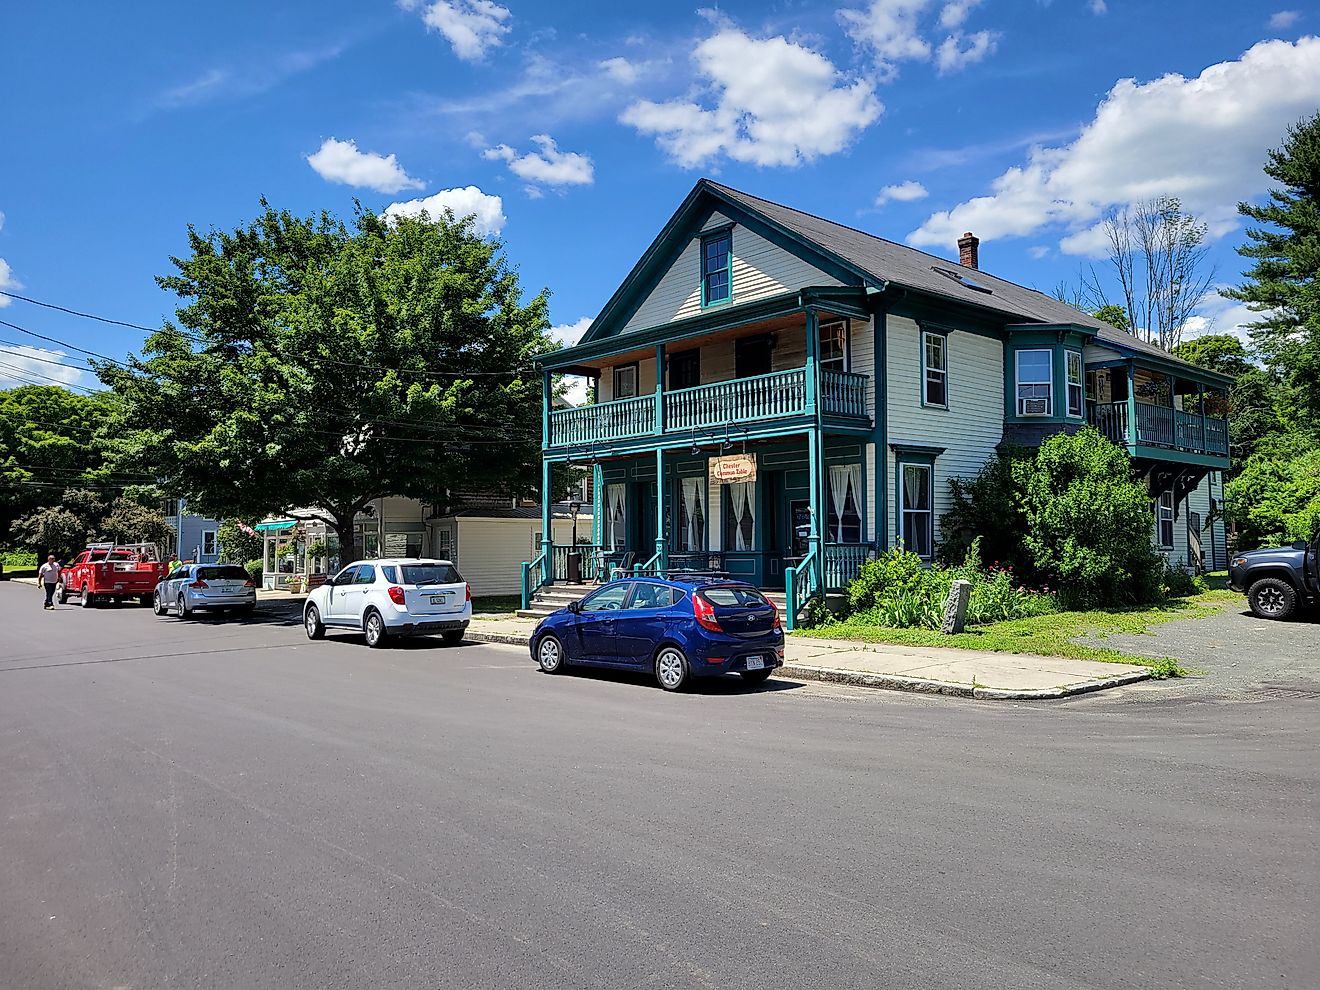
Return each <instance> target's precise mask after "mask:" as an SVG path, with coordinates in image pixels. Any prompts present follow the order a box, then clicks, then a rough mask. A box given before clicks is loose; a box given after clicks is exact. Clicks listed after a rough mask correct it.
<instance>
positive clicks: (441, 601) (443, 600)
mask: <svg viewBox="0 0 1320 990" xmlns="http://www.w3.org/2000/svg"><path fill="white" fill-rule="evenodd" d="M448 602H449V596H448V595H432V596H431V604H432V605H445V604H447V603H448Z"/></svg>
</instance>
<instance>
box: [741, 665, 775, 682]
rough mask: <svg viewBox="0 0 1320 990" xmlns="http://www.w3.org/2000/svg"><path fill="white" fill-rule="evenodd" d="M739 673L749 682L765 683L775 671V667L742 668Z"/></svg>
mask: <svg viewBox="0 0 1320 990" xmlns="http://www.w3.org/2000/svg"><path fill="white" fill-rule="evenodd" d="M738 673H739V674H741V675H742V679H743V680H744V681H746V682H747V683H748V684H764V683H765V682H766V681H767V680H769V679H770V675H771V674H773V673H774V668H773V667H766V668H765V669H764V670H740V671H738Z"/></svg>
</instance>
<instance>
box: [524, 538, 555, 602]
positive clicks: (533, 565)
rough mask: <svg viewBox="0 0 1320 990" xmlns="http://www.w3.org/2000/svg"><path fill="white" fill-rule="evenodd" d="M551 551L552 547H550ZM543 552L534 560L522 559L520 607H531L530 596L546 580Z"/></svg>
mask: <svg viewBox="0 0 1320 990" xmlns="http://www.w3.org/2000/svg"><path fill="white" fill-rule="evenodd" d="M551 550H552V551H553V547H552V548H551ZM546 570H547V568H546V560H545V554H544V553H543V554H541V555H540V556H538V557H537V558H536V559H535V560H530V561H529V560H524V561H523V565H522V607H523V608H531V605H532V596H533V595H535V594H536V592H537V590H538V589H539V588H541V586H542V585H544V584H545V583H546V581H547V577H546Z"/></svg>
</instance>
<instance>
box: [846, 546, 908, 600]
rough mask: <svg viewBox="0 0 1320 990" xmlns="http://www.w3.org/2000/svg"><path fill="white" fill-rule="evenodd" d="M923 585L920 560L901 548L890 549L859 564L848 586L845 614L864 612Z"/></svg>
mask: <svg viewBox="0 0 1320 990" xmlns="http://www.w3.org/2000/svg"><path fill="white" fill-rule="evenodd" d="M924 581H925V566H924V565H923V564H922V562H921V558H920V557H918V556H917V555H916V554H915V553H912V552H911V551H909V550H904V549H903V548H902V547H894V548H893V549H892V550H889V551H887V552H885V553H883V554H881V555H880V556H878V557H876V559H875V560H868V561H866V562H865V563H863V564H862V566H861V569H860V570H858V572H857V577H856V578H855V579H854V580H853V582H852V584H850V585H849V586H848V608H849V611H850V612H853V613H857V612H866V611H868V610H870V609H871V608H873V607H874V606H876V605H878V604H879V603H880V602H881V601H883V600H885V599H894V598H898V597H899V596H900V595H902V594H904V593H906V592H914V591H916V590H917V589H919V588H921V587H922V585H923V583H924Z"/></svg>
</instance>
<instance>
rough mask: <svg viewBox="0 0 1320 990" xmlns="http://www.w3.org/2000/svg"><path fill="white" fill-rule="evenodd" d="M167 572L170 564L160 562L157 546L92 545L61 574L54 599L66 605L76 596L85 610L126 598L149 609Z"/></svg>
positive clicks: (145, 544) (146, 544) (139, 544)
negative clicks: (153, 596) (148, 606)
mask: <svg viewBox="0 0 1320 990" xmlns="http://www.w3.org/2000/svg"><path fill="white" fill-rule="evenodd" d="M167 570H169V564H168V563H166V562H165V561H163V560H161V559H160V554H159V553H158V552H157V550H156V544H154V543H128V544H124V543H93V544H91V545H89V546H88V547H87V549H86V550H84V551H83V552H82V553H80V554H78V556H77V557H75V558H73V560H72V561H70V562H69V563H68V564H67V565H66V566H65V568H64V570H63V571H62V572H61V573H60V582H59V584H58V585H57V586H56V588H55V597H56V598H57V599H58V600H59V603H60V604H61V605H63V604H64V603H65V602H67V601H68V600H69V598H70V597H71V596H74V595H76V596H77V597H78V603H79V604H80V605H82V607H83V608H91V607H92V606H93V605H97V604H99V603H101V602H105V601H110V600H114V601H116V602H121V603H122V602H123V601H124V600H125V599H127V598H136V599H137V600H138V604H140V605H150V604H151V594H152V592H153V591H155V590H156V584H157V583H158V582H159V581H160V580H161V578H163V577H164V576H165V573H166V571H167Z"/></svg>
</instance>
